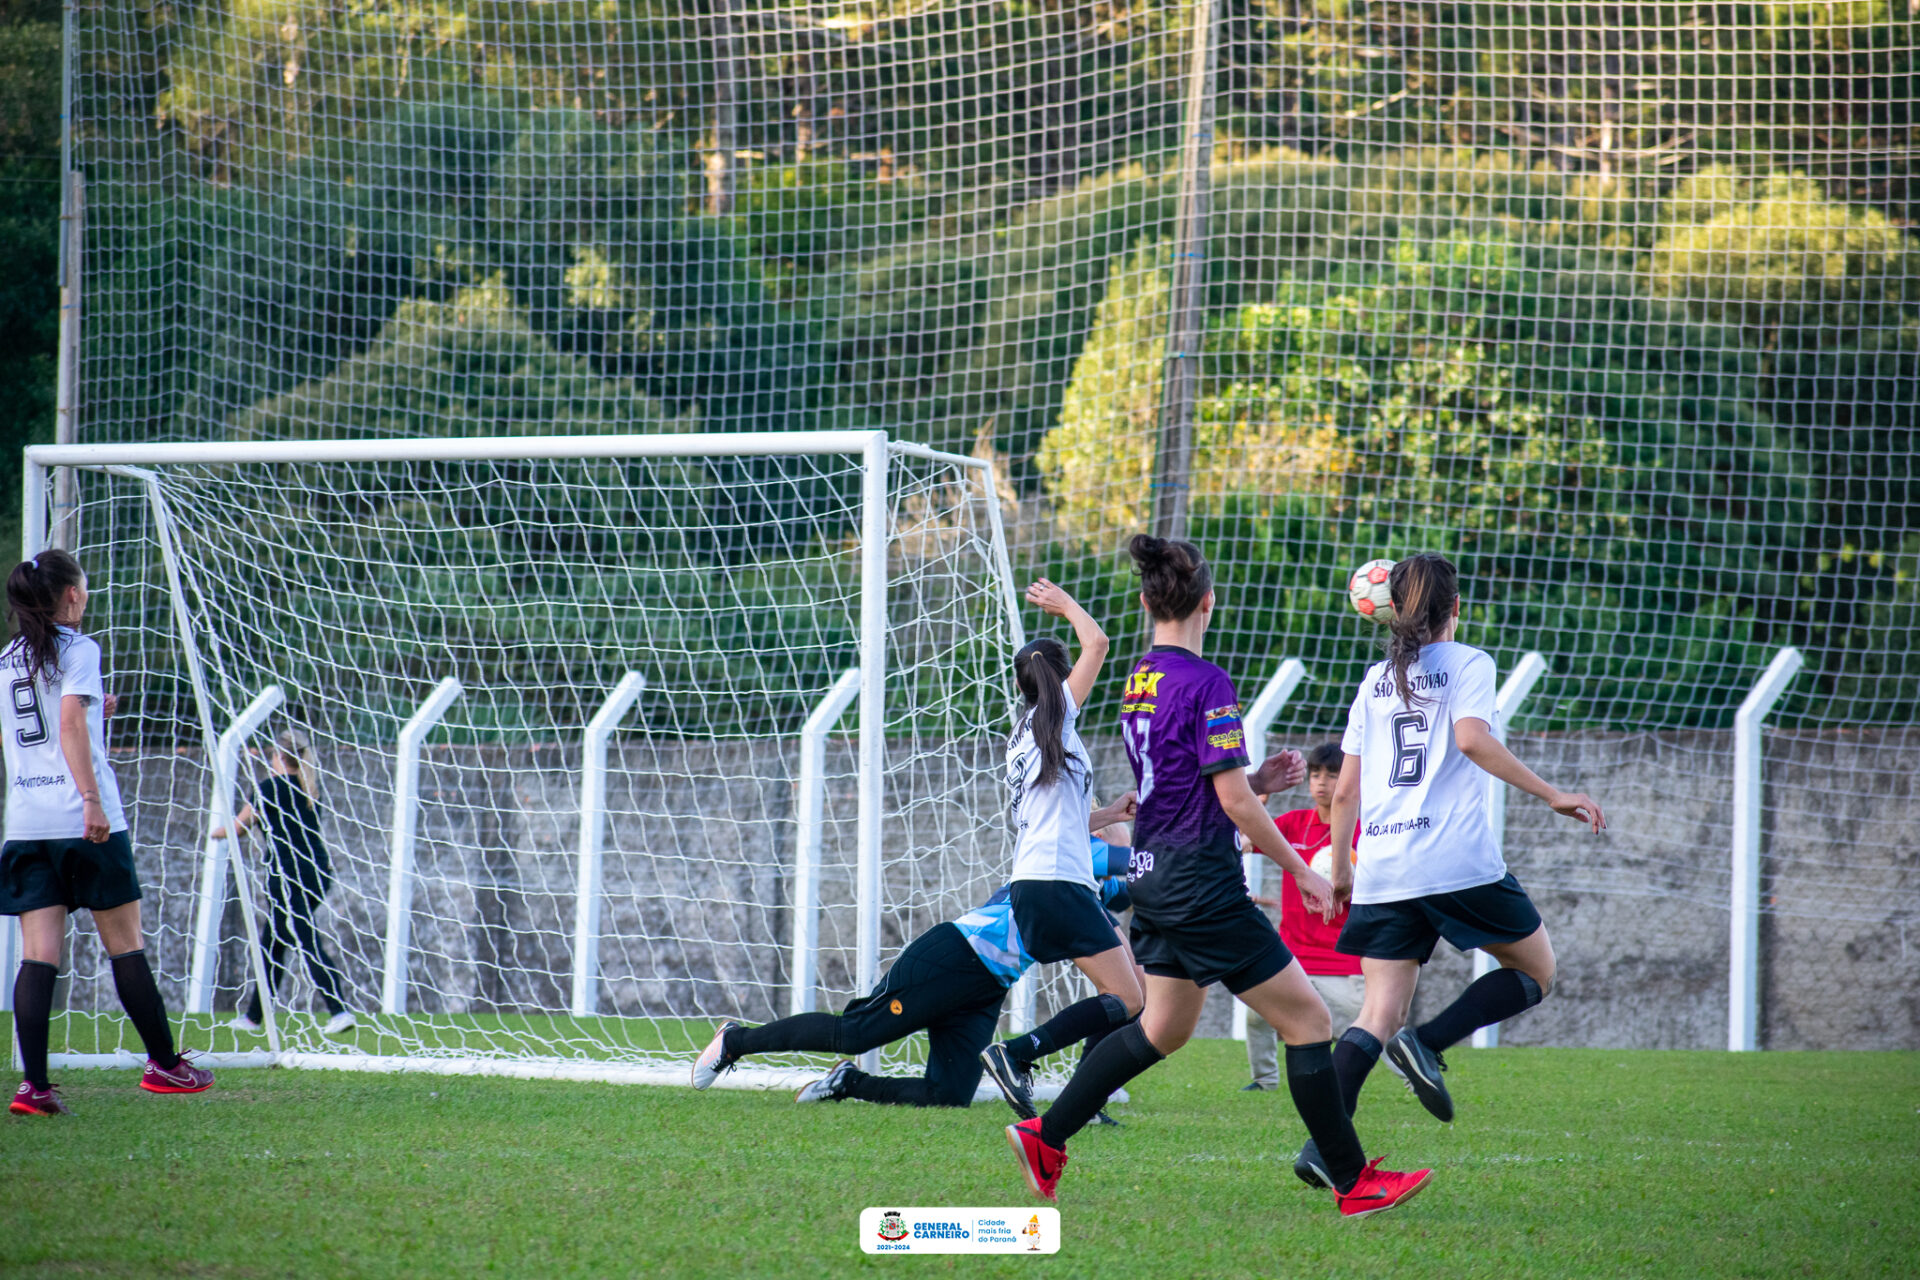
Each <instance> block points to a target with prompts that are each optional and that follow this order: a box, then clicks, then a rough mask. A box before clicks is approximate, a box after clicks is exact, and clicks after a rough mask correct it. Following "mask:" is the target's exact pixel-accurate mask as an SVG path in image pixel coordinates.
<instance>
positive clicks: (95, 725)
mask: <svg viewBox="0 0 1920 1280" xmlns="http://www.w3.org/2000/svg"><path fill="white" fill-rule="evenodd" d="M59 636H60V669H59V670H58V671H42V672H41V673H40V678H39V679H37V680H36V679H34V678H32V677H31V676H29V675H28V674H27V649H26V646H25V645H23V644H21V643H20V641H19V640H17V639H16V640H15V641H14V642H13V643H11V644H9V645H8V646H7V647H6V649H5V650H4V651H3V652H0V666H3V667H4V668H5V671H6V679H7V684H8V686H9V696H8V699H7V706H6V728H5V733H6V759H7V834H6V838H7V839H8V840H78V839H81V838H82V837H84V836H85V835H86V821H85V819H84V818H83V817H82V816H81V800H80V788H79V786H78V784H76V783H75V782H74V780H73V773H72V771H70V770H69V769H68V768H67V757H66V756H65V754H64V753H62V751H61V750H60V700H61V699H62V698H64V697H69V696H71V697H78V698H81V699H83V700H84V701H85V702H86V705H87V737H88V739H89V742H88V746H89V748H90V750H91V754H92V756H93V776H94V780H95V781H96V782H98V783H99V785H100V807H101V808H102V809H103V810H105V811H106V815H107V830H108V831H109V832H113V831H125V830H126V829H127V817H126V814H125V813H124V812H123V811H122V809H121V806H120V784H119V783H118V782H117V781H115V779H114V776H113V767H112V766H111V765H109V764H108V763H107V752H106V723H105V720H106V689H105V686H104V685H103V684H102V682H101V678H100V645H99V642H98V641H96V640H93V639H91V638H89V637H87V636H84V635H81V634H80V633H79V632H78V631H75V630H74V629H73V628H71V627H61V628H59Z"/></svg>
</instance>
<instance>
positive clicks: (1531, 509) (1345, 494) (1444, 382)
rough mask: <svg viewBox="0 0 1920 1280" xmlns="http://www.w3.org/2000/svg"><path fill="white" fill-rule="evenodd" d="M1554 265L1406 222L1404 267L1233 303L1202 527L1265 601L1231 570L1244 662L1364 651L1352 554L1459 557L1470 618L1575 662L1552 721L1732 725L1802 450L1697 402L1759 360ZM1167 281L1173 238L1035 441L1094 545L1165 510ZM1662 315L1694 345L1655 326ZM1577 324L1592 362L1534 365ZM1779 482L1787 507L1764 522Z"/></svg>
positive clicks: (1207, 379) (1114, 306)
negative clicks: (1152, 510)
mask: <svg viewBox="0 0 1920 1280" xmlns="http://www.w3.org/2000/svg"><path fill="white" fill-rule="evenodd" d="M1541 263H1542V258H1541V256H1540V255H1539V254H1537V253H1532V252H1529V250H1528V249H1527V247H1526V246H1525V245H1524V244H1522V243H1519V242H1516V241H1514V240H1509V239H1504V238H1499V237H1496V238H1491V239H1490V238H1487V237H1486V236H1484V234H1476V235H1474V236H1471V237H1469V236H1468V235H1466V234H1464V233H1459V232H1456V233H1453V234H1450V235H1448V236H1446V237H1444V238H1442V239H1438V240H1421V239H1417V238H1414V237H1413V236H1412V235H1411V234H1403V236H1402V238H1401V239H1400V240H1399V241H1398V242H1397V243H1395V244H1394V245H1392V246H1391V247H1390V248H1389V250H1388V252H1387V253H1386V254H1385V255H1384V258H1374V257H1373V256H1371V255H1369V256H1367V257H1363V258H1361V259H1359V260H1355V261H1348V262H1345V263H1322V264H1320V266H1319V267H1318V268H1317V269H1316V270H1313V271H1311V272H1303V273H1301V274H1300V275H1298V276H1295V277H1293V278H1290V279H1287V280H1284V281H1282V282H1280V284H1279V286H1278V288H1277V289H1276V290H1275V291H1274V292H1273V293H1272V295H1271V297H1270V299H1269V300H1267V301H1261V302H1250V303H1246V304H1244V305H1242V306H1240V307H1238V308H1236V309H1232V310H1228V311H1224V312H1218V313H1216V314H1215V315H1214V316H1213V318H1212V320H1211V322H1210V324H1209V332H1208V337H1207V340H1206V346H1205V350H1206V353H1207V359H1206V361H1205V363H1204V365H1203V374H1202V382H1201V389H1200V396H1199V400H1198V403H1197V405H1196V409H1195V421H1194V449H1193V455H1192V464H1191V465H1192V474H1191V492H1190V501H1191V504H1192V516H1191V521H1192V527H1193V530H1194V532H1195V534H1196V535H1197V536H1199V537H1201V538H1203V539H1206V541H1205V542H1204V543H1203V545H1204V546H1206V547H1207V549H1208V551H1209V554H1210V555H1212V556H1213V557H1214V558H1215V559H1216V560H1217V561H1218V562H1220V563H1221V564H1223V565H1231V566H1233V567H1234V570H1235V572H1236V574H1241V575H1244V578H1243V580H1242V581H1243V583H1244V586H1243V587H1242V589H1243V591H1244V592H1245V593H1246V594H1245V595H1240V594H1239V593H1236V592H1235V590H1234V589H1235V587H1237V586H1242V584H1241V583H1229V584H1226V585H1227V590H1228V592H1229V594H1228V596H1227V599H1228V600H1229V601H1233V600H1234V599H1236V598H1240V599H1243V600H1245V603H1242V604H1240V605H1238V606H1235V607H1234V609H1233V613H1232V614H1231V618H1232V620H1231V621H1230V622H1227V623H1225V629H1226V630H1227V631H1228V632H1229V634H1230V636H1231V639H1228V640H1227V641H1226V644H1227V646H1228V648H1229V650H1230V652H1231V653H1232V655H1233V657H1234V659H1235V663H1234V665H1235V668H1236V669H1243V670H1244V669H1261V668H1264V667H1265V666H1267V665H1270V664H1271V662H1272V661H1275V660H1277V658H1278V657H1279V656H1280V655H1282V654H1289V653H1291V654H1299V655H1301V656H1309V658H1310V660H1312V659H1316V658H1322V657H1323V656H1324V657H1325V658H1327V659H1329V660H1332V661H1340V660H1341V659H1340V658H1338V657H1334V656H1333V654H1334V653H1338V652H1340V651H1341V648H1344V650H1345V651H1346V652H1348V653H1350V652H1351V649H1352V646H1351V644H1350V642H1346V641H1342V642H1341V646H1340V647H1339V648H1335V649H1334V650H1333V651H1332V652H1331V653H1328V654H1325V655H1323V654H1322V652H1321V651H1322V649H1323V648H1325V647H1326V640H1325V637H1326V635H1327V632H1328V627H1327V625H1326V623H1327V618H1326V613H1327V611H1328V610H1329V609H1340V608H1342V607H1343V606H1342V605H1341V604H1340V603H1339V597H1338V595H1337V594H1335V593H1336V592H1337V591H1338V589H1339V584H1340V583H1341V581H1342V574H1341V572H1340V570H1339V569H1338V568H1337V567H1336V565H1337V564H1339V563H1345V564H1346V565H1347V566H1348V567H1351V565H1352V564H1357V563H1359V562H1360V561H1361V560H1363V559H1367V558H1370V557H1371V556H1374V555H1393V554H1398V553H1400V552H1402V551H1408V550H1415V549H1423V548H1425V549H1439V550H1443V551H1445V552H1447V553H1448V554H1449V555H1450V556H1452V557H1453V558H1454V559H1455V560H1456V561H1457V562H1458V563H1459V564H1460V565H1461V568H1462V571H1463V572H1464V573H1465V574H1466V576H1467V578H1468V580H1469V582H1470V583H1471V584H1472V586H1471V592H1472V594H1473V597H1474V608H1473V610H1472V613H1471V621H1472V623H1473V625H1474V626H1475V628H1476V635H1479V636H1481V637H1482V638H1483V640H1484V642H1485V643H1488V644H1489V645H1490V646H1492V647H1495V648H1499V649H1508V648H1511V649H1515V650H1519V649H1524V648H1526V647H1530V646H1531V645H1532V644H1534V643H1536V642H1539V643H1541V644H1542V646H1543V647H1545V648H1548V649H1549V650H1551V651H1552V652H1553V653H1554V654H1555V655H1556V657H1557V658H1558V659H1559V660H1560V661H1561V662H1562V664H1563V667H1564V669H1565V670H1566V671H1567V672H1568V673H1569V676H1570V677H1571V678H1568V679H1563V680H1562V681H1560V682H1559V687H1560V689H1561V690H1562V691H1563V696H1562V699H1561V704H1560V706H1559V707H1558V708H1557V709H1556V711H1555V712H1554V713H1553V714H1554V718H1555V719H1556V720H1557V719H1561V718H1564V719H1565V720H1566V721H1568V722H1574V723H1595V722H1598V723H1608V722H1625V723H1631V722H1633V721H1635V720H1636V719H1638V718H1641V717H1643V716H1644V715H1646V714H1647V713H1648V710H1649V708H1651V707H1659V708H1661V711H1660V714H1661V715H1662V716H1663V717H1665V718H1668V719H1669V720H1671V719H1673V718H1676V717H1677V718H1679V719H1680V720H1682V721H1685V722H1689V723H1693V722H1704V723H1715V722H1717V719H1718V717H1720V716H1721V714H1722V711H1721V704H1722V703H1723V702H1724V701H1725V693H1726V691H1727V689H1728V688H1729V687H1731V686H1732V685H1734V684H1735V683H1737V682H1738V680H1739V678H1740V672H1741V670H1742V669H1743V667H1744V666H1745V665H1746V664H1748V663H1750V662H1752V661H1753V660H1754V659H1755V657H1756V656H1757V655H1758V654H1759V652H1760V651H1759V648H1758V642H1757V637H1756V634H1755V630H1754V619H1753V616H1752V607H1751V601H1752V600H1753V599H1754V598H1755V597H1756V596H1761V595H1768V594H1772V593H1773V592H1774V591H1775V590H1776V579H1777V577H1778V572H1777V569H1776V568H1775V562H1776V560H1777V558H1778V553H1779V551H1780V549H1781V547H1782V545H1783V543H1784V535H1785V533H1786V531H1787V530H1788V529H1790V528H1792V527H1793V525H1794V524H1795V523H1796V521H1795V520H1794V519H1793V513H1794V512H1795V511H1796V509H1797V506H1796V504H1797V501H1798V494H1799V491H1800V490H1799V483H1798V481H1797V480H1796V478H1795V476H1794V474H1793V468H1792V459H1791V456H1790V454H1789V453H1788V451H1786V450H1784V449H1783V448H1781V447H1780V445H1779V444H1778V442H1777V441H1776V439H1775V433H1774V432H1773V430H1772V428H1771V427H1769V426H1768V425H1767V424H1766V423H1764V422H1763V421H1761V420H1758V419H1754V418H1751V417H1749V418H1747V419H1745V420H1740V419H1738V418H1734V417H1730V416H1729V415H1727V414H1726V413H1724V412H1723V413H1721V414H1718V415H1716V414H1714V413H1711V412H1701V410H1702V409H1703V408H1705V407H1707V406H1710V405H1712V404H1715V403H1717V402H1718V401H1719V400H1720V398H1721V397H1722V396H1723V395H1724V393H1725V391H1726V390H1727V388H1728V386H1729V385H1730V383H1731V382H1732V381H1733V380H1734V379H1735V378H1737V375H1738V370H1739V367H1740V365H1741V363H1742V361H1743V359H1745V356H1744V355H1743V353H1742V352H1740V351H1739V350H1738V349H1737V348H1736V349H1732V350H1726V351H1723V353H1722V356H1721V359H1720V360H1719V362H1718V365H1717V367H1715V366H1712V365H1706V366H1705V367H1703V365H1705V362H1703V361H1701V360H1700V359H1699V357H1698V355H1697V354H1695V353H1697V352H1698V351H1700V350H1702V349H1705V350H1709V351H1711V350H1713V348H1712V347H1711V346H1706V347H1704V348H1703V347H1702V346H1701V344H1699V343H1698V342H1697V338H1698V337H1699V335H1698V334H1696V333H1693V332H1692V331H1691V330H1690V329H1689V328H1688V327H1687V326H1686V325H1684V324H1676V323H1672V322H1673V321H1674V320H1675V319H1676V318H1675V317H1673V316H1671V315H1668V314H1666V312H1665V310H1664V309H1663V307H1662V305H1661V304H1660V303H1658V302H1657V301H1656V300H1649V299H1644V298H1639V297H1636V296H1635V295H1634V294H1633V293H1632V292H1631V291H1630V290H1631V285H1632V277H1631V276H1629V275H1626V274H1625V273H1621V274H1619V275H1616V276H1615V277H1613V280H1614V282H1615V284H1616V286H1617V287H1620V288H1622V289H1624V290H1627V291H1628V292H1626V293H1625V295H1624V296H1616V297H1613V298H1611V299H1608V300H1607V301H1609V302H1610V303H1611V304H1612V305H1611V306H1607V307H1596V308H1595V310H1597V311H1604V312H1605V313H1606V315H1607V319H1606V320H1605V321H1600V320H1597V319H1596V318H1595V316H1594V315H1593V314H1584V315H1573V316H1568V315H1560V314H1557V313H1556V308H1555V307H1554V306H1553V304H1552V303H1551V301H1549V300H1550V299H1551V298H1552V297H1553V294H1552V293H1551V292H1549V291H1545V290H1539V289H1538V288H1536V287H1533V281H1534V280H1536V279H1537V278H1538V274H1537V273H1538V271H1539V269H1540V265H1541ZM1165 276H1166V266H1165V254H1164V252H1163V251H1158V250H1149V251H1146V252H1143V253H1141V254H1136V255H1134V256H1133V257H1131V258H1129V259H1127V260H1125V261H1124V262H1123V263H1121V264H1118V265H1117V266H1116V268H1115V277H1114V281H1113V283H1112V284H1111V285H1110V286H1109V288H1108V292H1107V296H1106V299H1105V301H1104V302H1103V303H1102V304H1101V309H1100V313H1099V315H1098V317H1097V318H1096V320H1095V323H1094V326H1093V337H1092V338H1091V339H1090V341H1089V343H1088V345H1087V348H1086V351H1085V354H1084V355H1083V356H1082V359H1081V362H1080V365H1079V366H1078V368H1077V369H1076V373H1075V377H1074V383H1073V386H1072V388H1071V389H1070V390H1069V392H1068V394H1067V400H1066V411H1065V412H1064V413H1063V415H1062V419H1061V426H1060V427H1059V428H1057V429H1056V430H1055V431H1054V432H1053V433H1051V434H1050V435H1049V436H1048V438H1047V441H1046V443H1045V445H1044V446H1043V447H1042V449H1041V452H1040V454H1039V455H1038V458H1037V461H1038V464H1039V465H1040V467H1041V469H1042V470H1043V472H1044V473H1045V474H1046V476H1047V479H1048V491H1049V495H1050V497H1051V498H1052V500H1053V509H1054V511H1055V512H1056V513H1057V515H1058V518H1059V519H1060V521H1061V524H1062V526H1063V529H1064V531H1066V532H1067V533H1069V534H1070V535H1071V536H1073V537H1075V538H1078V539H1079V540H1081V542H1082V545H1084V546H1087V547H1088V548H1089V549H1090V551H1091V550H1093V549H1095V548H1105V547H1110V546H1112V545H1114V544H1115V543H1117V541H1118V540H1119V539H1120V537H1121V536H1122V535H1124V534H1125V533H1127V532H1131V531H1132V530H1133V529H1136V528H1139V527H1141V526H1142V525H1144V524H1145V523H1146V521H1147V517H1148V514H1149V512H1148V510H1147V507H1146V503H1147V502H1148V500H1149V495H1150V493H1151V490H1150V487H1149V478H1150V472H1151V468H1152V462H1153V455H1154V448H1155V440H1156V438H1157V431H1156V429H1155V428H1156V424H1157V420H1158V413H1159V382H1160V379H1159V370H1160V367H1161V364H1162V361H1163V348H1164V341H1165V340H1164V336H1163V334H1164V316H1163V315H1162V314H1161V312H1162V309H1163V307H1164V299H1165V297H1166V293H1167V283H1166V279H1165ZM1543 294H1544V295H1545V297H1544V298H1543V296H1542V295H1543ZM1592 294H1593V290H1591V288H1590V289H1589V290H1588V297H1589V300H1592ZM1569 330H1573V331H1572V332H1569ZM1663 334H1664V336H1666V337H1667V338H1668V339H1669V340H1670V341H1671V340H1673V339H1679V340H1680V343H1679V344H1678V349H1677V350H1669V349H1663V348H1662V347H1661V346H1658V345H1651V344H1650V340H1651V339H1654V338H1657V337H1660V336H1662V335H1663ZM1568 340H1573V341H1576V342H1578V343H1579V344H1580V345H1579V346H1578V348H1577V349H1578V350H1580V351H1581V352H1583V353H1585V354H1584V356H1583V361H1582V367H1581V369H1580V370H1579V372H1578V373H1577V374H1574V373H1573V372H1572V371H1571V370H1559V371H1555V370H1553V369H1551V368H1550V367H1549V368H1544V369H1543V368H1541V367H1540V366H1539V365H1537V364H1535V363H1534V362H1531V361H1529V360H1528V359H1526V358H1525V357H1526V356H1527V354H1529V353H1531V352H1538V351H1543V350H1545V349H1547V348H1549V347H1550V346H1552V345H1555V344H1558V343H1561V342H1565V341H1568ZM1601 353H1604V355H1602V354H1601ZM1683 353H1686V354H1685V358H1684V359H1683V358H1682V355H1683ZM1601 360H1604V361H1605V363H1604V364H1601V363H1600V361H1601ZM1556 374H1557V375H1559V376H1556ZM1603 388H1604V394H1603V391H1602V389H1603ZM1735 460H1737V461H1738V462H1739V464H1740V465H1741V466H1742V467H1744V468H1745V469H1746V470H1747V471H1748V472H1749V477H1748V483H1747V488H1746V491H1745V493H1743V494H1742V495H1741V499H1740V502H1739V504H1729V503H1727V502H1726V501H1724V500H1723V499H1720V498H1717V497H1716V496H1715V495H1714V494H1713V493H1712V492H1711V489H1710V485H1709V483H1708V482H1706V481H1703V480H1702V479H1701V477H1702V476H1708V477H1710V476H1712V475H1715V474H1717V473H1718V472H1719V470H1720V467H1721V465H1722V464H1724V463H1727V462H1731V461H1735ZM1758 494H1769V495H1770V497H1771V500H1770V501H1762V502H1760V503H1759V504H1758V505H1757V511H1758V513H1759V516H1758V518H1755V516H1754V515H1753V514H1752V513H1751V512H1750V511H1749V510H1748V509H1747V504H1749V503H1751V502H1752V500H1753V498H1754V497H1755V495H1758ZM1322 548H1330V549H1331V552H1330V553H1328V552H1326V551H1323V550H1321V549H1322ZM1094 555H1095V557H1096V559H1097V558H1098V556H1099V553H1098V551H1094ZM1256 584H1257V585H1256ZM1117 594H1118V595H1119V596H1120V597H1121V598H1122V599H1124V597H1125V595H1126V592H1125V591H1124V589H1121V590H1119V591H1118V593H1117ZM1130 611H1131V610H1129V612H1130ZM1288 615H1293V616H1288ZM1287 646H1294V647H1287ZM1347 661H1351V659H1347ZM1602 671H1604V672H1605V676H1604V678H1601V677H1599V676H1598V675H1591V676H1589V675H1586V674H1585V673H1598V672H1602ZM1329 687H1332V688H1338V687H1339V684H1338V682H1336V683H1335V684H1333V685H1332V686H1329ZM1676 691H1683V692H1676ZM1675 704H1678V705H1675ZM1327 710H1328V712H1329V713H1330V714H1331V713H1332V712H1333V711H1334V710H1335V708H1332V707H1331V706H1329V707H1328V708H1327Z"/></svg>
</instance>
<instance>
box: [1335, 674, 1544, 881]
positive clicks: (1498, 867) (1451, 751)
mask: <svg viewBox="0 0 1920 1280" xmlns="http://www.w3.org/2000/svg"><path fill="white" fill-rule="evenodd" d="M1407 683H1408V685H1409V687H1410V688H1411V689H1412V691H1413V695H1414V702H1413V704H1412V705H1411V706H1409V705H1407V704H1406V703H1405V702H1402V701H1401V700H1400V691H1399V689H1398V688H1397V687H1396V685H1395V683H1394V679H1393V665H1392V664H1391V663H1389V662H1378V663H1375V664H1374V665H1373V667H1372V668H1371V669H1369V670H1368V672H1367V678H1366V680H1365V681H1363V682H1362V683H1361V685H1360V692H1359V695H1358V696H1356V697H1355V698H1354V700H1353V709H1352V710H1351V711H1349V712H1348V713H1347V731H1346V734H1345V736H1344V737H1342V738H1341V740H1340V749H1341V750H1342V751H1344V752H1346V753H1347V754H1348V755H1350V756H1359V757H1360V758H1361V764H1362V769H1361V774H1360V847H1361V848H1362V849H1364V851H1365V856H1364V857H1361V858H1359V859H1358V861H1357V862H1356V863H1355V865H1354V880H1353V900H1354V901H1355V902H1357V903H1369V902H1403V901H1405V900H1407V899H1408V898H1420V897H1425V896H1426V895H1428V894H1433V893H1453V892H1456V891H1458V890H1461V889H1470V888H1473V887H1474V886H1475V885H1483V884H1492V883H1493V882H1494V881H1496V880H1499V879H1500V878H1501V877H1503V876H1505V875H1506V874H1507V864H1506V860H1505V859H1503V858H1502V857H1501V856H1500V850H1499V848H1498V846H1497V845H1496V844H1495V843H1494V839H1493V829H1492V827H1491V826H1490V825H1489V824H1488V821H1487V789H1488V787H1489V786H1497V785H1499V784H1498V783H1497V782H1495V780H1494V779H1493V778H1491V777H1490V776H1488V775H1487V774H1486V773H1483V772H1482V771H1481V770H1480V768H1479V767H1478V766H1477V765H1475V764H1474V763H1473V762H1472V761H1471V760H1469V759H1467V758H1466V757H1465V756H1464V755H1462V754H1460V748H1459V747H1458V746H1456V745H1455V744H1454V738H1453V726H1454V724H1455V722H1457V721H1460V720H1481V721H1485V722H1486V724H1487V727H1488V728H1491V729H1497V728H1498V727H1499V726H1498V725H1497V724H1495V715H1496V714H1497V713H1496V712H1495V710H1494V705H1495V704H1494V667H1493V658H1492V657H1491V656H1489V655H1488V654H1487V653H1486V652H1485V651H1483V650H1480V649H1474V648H1471V647H1469V646H1467V645H1464V644H1458V643H1455V642H1453V641H1446V642H1445V643H1441V644H1430V645H1426V646H1424V647H1422V648H1421V650H1420V660H1419V661H1418V662H1415V663H1414V664H1413V665H1412V666H1411V667H1409V668H1408V669H1407Z"/></svg>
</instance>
